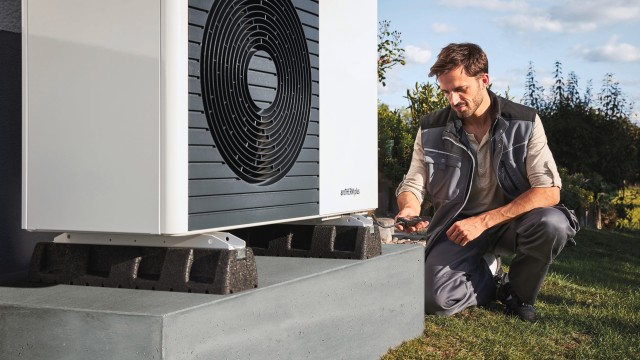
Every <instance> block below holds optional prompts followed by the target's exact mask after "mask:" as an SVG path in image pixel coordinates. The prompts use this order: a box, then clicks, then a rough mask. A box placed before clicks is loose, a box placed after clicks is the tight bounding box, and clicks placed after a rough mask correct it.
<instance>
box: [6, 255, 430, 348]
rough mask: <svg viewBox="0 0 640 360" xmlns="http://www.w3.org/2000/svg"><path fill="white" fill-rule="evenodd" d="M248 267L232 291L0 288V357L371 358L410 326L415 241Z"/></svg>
mask: <svg viewBox="0 0 640 360" xmlns="http://www.w3.org/2000/svg"><path fill="white" fill-rule="evenodd" d="M256 264H257V269H258V282H259V288H257V289H253V290H248V291H245V292H241V293H237V294H232V295H205V294H195V293H191V294H189V293H174V292H163V291H148V290H132V289H111V288H95V287H82V286H71V285H56V286H46V287H38V288H34V287H28V286H26V285H25V286H22V284H19V285H13V286H3V287H0V359H50V360H53V359H323V360H324V359H377V358H378V357H379V356H381V355H382V354H384V353H386V352H387V350H388V348H390V347H393V346H396V345H399V344H400V343H401V342H402V341H403V340H407V339H410V338H414V337H416V336H419V335H420V334H421V333H422V330H423V325H424V316H423V311H424V310H423V309H424V291H423V289H424V247H422V246H415V245H383V248H382V255H380V256H378V257H375V258H373V259H369V260H339V259H312V258H282V257H257V258H256Z"/></svg>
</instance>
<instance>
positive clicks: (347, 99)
mask: <svg viewBox="0 0 640 360" xmlns="http://www.w3.org/2000/svg"><path fill="white" fill-rule="evenodd" d="M22 9H23V84H24V86H23V113H24V114H23V227H24V228H25V229H29V230H39V231H66V232H106V233H126V234H160V235H178V234H197V233H203V232H209V231H218V230H226V229H232V228H238V227H246V226H253V225H262V224H268V223H277V222H290V221H297V220H305V219H314V218H326V217H330V216H334V215H340V214H347V213H357V212H361V211H366V210H369V209H373V208H375V207H376V206H377V181H376V178H377V163H376V158H377V156H376V149H377V136H376V133H377V125H376V106H377V100H376V99H377V75H376V64H377V61H376V60H377V52H376V49H377V47H376V41H377V38H376V31H377V14H376V2H375V1H373V2H372V1H367V0H355V1H354V0H349V1H342V0H321V1H318V0H188V1H187V0H23V2H22Z"/></svg>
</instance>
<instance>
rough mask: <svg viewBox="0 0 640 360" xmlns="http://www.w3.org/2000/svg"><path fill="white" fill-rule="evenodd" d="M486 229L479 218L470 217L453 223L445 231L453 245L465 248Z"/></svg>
mask: <svg viewBox="0 0 640 360" xmlns="http://www.w3.org/2000/svg"><path fill="white" fill-rule="evenodd" d="M487 229H488V227H486V226H485V225H484V223H483V221H482V220H481V219H480V217H478V216H472V217H469V218H466V219H463V220H460V221H456V222H455V223H453V225H451V227H450V228H449V230H447V237H449V240H451V241H453V242H454V243H456V244H458V245H460V246H465V245H467V244H468V243H469V242H471V241H473V240H475V239H476V238H477V237H478V236H480V234H482V233H483V232H484V231H485V230H487Z"/></svg>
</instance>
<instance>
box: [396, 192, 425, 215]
mask: <svg viewBox="0 0 640 360" xmlns="http://www.w3.org/2000/svg"><path fill="white" fill-rule="evenodd" d="M398 210H399V211H400V212H399V213H401V214H406V215H410V216H418V215H420V201H418V199H417V198H416V196H415V195H413V193H411V192H409V191H405V192H402V193H400V194H398Z"/></svg>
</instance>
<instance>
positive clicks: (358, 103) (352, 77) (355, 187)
mask: <svg viewBox="0 0 640 360" xmlns="http://www.w3.org/2000/svg"><path fill="white" fill-rule="evenodd" d="M377 21H378V20H377V5H376V2H375V1H368V0H350V1H340V0H322V1H321V2H320V28H321V29H322V31H321V32H320V53H321V54H322V56H321V57H320V68H321V69H322V72H320V107H321V109H322V110H321V112H320V149H322V151H321V153H320V213H321V214H323V215H332V214H341V213H350V212H357V211H363V210H369V209H375V208H376V207H377V204H378V190H377V186H378V185H377V183H378V182H377V169H378V165H377V158H378V155H377V129H378V126H377V85H378V84H377V51H376V49H377Z"/></svg>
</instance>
